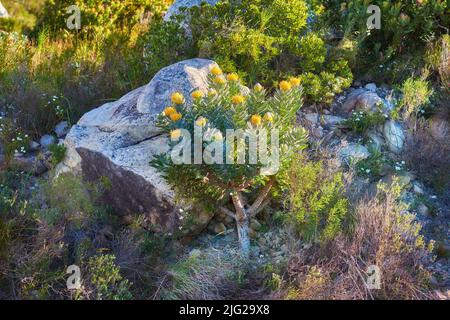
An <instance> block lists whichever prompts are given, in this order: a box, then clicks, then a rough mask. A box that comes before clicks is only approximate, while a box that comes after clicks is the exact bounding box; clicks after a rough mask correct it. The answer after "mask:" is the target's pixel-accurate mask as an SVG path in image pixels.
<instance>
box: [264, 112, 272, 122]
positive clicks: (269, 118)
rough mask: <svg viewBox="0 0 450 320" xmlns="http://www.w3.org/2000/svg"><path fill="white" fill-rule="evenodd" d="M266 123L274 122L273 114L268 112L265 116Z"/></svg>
mask: <svg viewBox="0 0 450 320" xmlns="http://www.w3.org/2000/svg"><path fill="white" fill-rule="evenodd" d="M264 121H267V122H273V114H272V113H271V112H266V114H265V115H264Z"/></svg>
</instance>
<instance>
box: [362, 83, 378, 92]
mask: <svg viewBox="0 0 450 320" xmlns="http://www.w3.org/2000/svg"><path fill="white" fill-rule="evenodd" d="M364 88H366V89H367V90H369V91H370V92H376V91H377V85H376V84H375V83H368V84H366V86H365V87H364Z"/></svg>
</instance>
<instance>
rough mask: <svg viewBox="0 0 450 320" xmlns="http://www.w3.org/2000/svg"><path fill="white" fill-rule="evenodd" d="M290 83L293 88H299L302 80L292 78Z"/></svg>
mask: <svg viewBox="0 0 450 320" xmlns="http://www.w3.org/2000/svg"><path fill="white" fill-rule="evenodd" d="M289 82H290V83H291V85H292V86H293V87H298V86H299V85H300V82H301V81H300V79H299V78H296V77H292V78H290V79H289Z"/></svg>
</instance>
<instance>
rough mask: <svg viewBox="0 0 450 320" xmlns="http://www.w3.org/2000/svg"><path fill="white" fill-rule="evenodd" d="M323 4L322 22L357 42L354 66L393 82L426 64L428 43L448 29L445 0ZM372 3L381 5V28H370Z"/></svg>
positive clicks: (449, 17) (356, 0) (327, 0)
mask: <svg viewBox="0 0 450 320" xmlns="http://www.w3.org/2000/svg"><path fill="white" fill-rule="evenodd" d="M323 4H324V6H325V7H326V11H325V13H324V14H323V15H321V18H322V19H323V23H324V24H326V25H328V26H331V27H332V28H333V29H334V31H335V32H338V33H339V32H341V33H342V34H344V39H352V40H353V39H354V40H356V42H357V43H358V57H357V61H356V63H357V65H356V66H355V70H358V71H360V72H359V73H360V75H364V73H366V72H367V71H368V70H370V71H369V72H370V73H371V76H372V77H373V78H375V79H379V80H385V81H388V82H390V83H392V82H395V81H399V80H400V81H401V80H403V79H404V78H405V76H407V75H409V74H410V73H411V71H414V70H418V69H419V68H420V67H421V66H423V53H424V51H425V49H426V46H427V43H429V42H430V41H434V40H436V39H438V38H439V36H440V35H442V34H445V33H448V30H449V26H450V14H449V7H448V1H445V0H436V1H428V0H425V1H401V0H395V1H384V0H375V1H368V0H351V1H346V2H340V1H333V0H325V1H323ZM369 5H377V6H379V7H380V9H381V29H380V30H368V29H367V26H366V22H367V19H368V18H369V16H370V14H368V13H367V8H368V7H369Z"/></svg>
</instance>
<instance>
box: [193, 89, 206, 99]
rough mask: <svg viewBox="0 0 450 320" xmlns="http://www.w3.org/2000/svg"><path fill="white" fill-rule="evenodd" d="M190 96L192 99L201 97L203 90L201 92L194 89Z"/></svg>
mask: <svg viewBox="0 0 450 320" xmlns="http://www.w3.org/2000/svg"><path fill="white" fill-rule="evenodd" d="M191 97H192V99H194V100H197V99H200V98H201V97H203V92H201V91H200V90H195V91H194V92H192V93H191Z"/></svg>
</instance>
